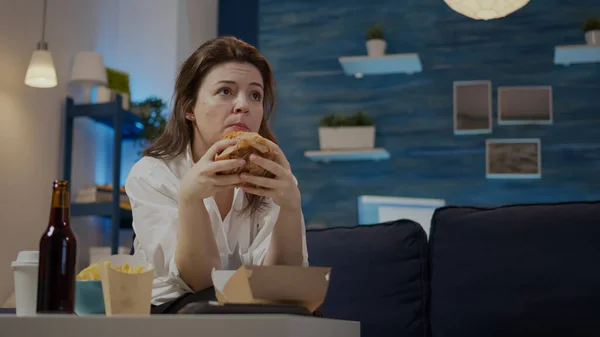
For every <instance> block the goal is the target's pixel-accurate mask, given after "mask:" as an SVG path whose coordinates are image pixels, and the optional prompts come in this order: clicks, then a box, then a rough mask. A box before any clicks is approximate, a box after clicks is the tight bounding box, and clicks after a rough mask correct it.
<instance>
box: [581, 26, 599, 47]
mask: <svg viewBox="0 0 600 337" xmlns="http://www.w3.org/2000/svg"><path fill="white" fill-rule="evenodd" d="M585 42H587V44H592V45H596V46H599V45H600V29H596V30H590V31H588V32H585Z"/></svg>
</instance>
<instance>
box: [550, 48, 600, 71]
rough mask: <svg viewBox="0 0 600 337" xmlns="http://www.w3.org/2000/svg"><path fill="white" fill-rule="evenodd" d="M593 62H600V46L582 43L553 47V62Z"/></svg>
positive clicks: (566, 63)
mask: <svg viewBox="0 0 600 337" xmlns="http://www.w3.org/2000/svg"><path fill="white" fill-rule="evenodd" d="M595 62H600V46H596V45H588V44H583V45H572V46H556V47H555V48H554V64H561V65H565V66H568V65H570V64H579V63H595Z"/></svg>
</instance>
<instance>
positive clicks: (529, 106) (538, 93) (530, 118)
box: [498, 86, 553, 125]
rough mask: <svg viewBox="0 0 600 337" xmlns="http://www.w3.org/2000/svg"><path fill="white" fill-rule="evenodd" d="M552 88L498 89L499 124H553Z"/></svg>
mask: <svg viewBox="0 0 600 337" xmlns="http://www.w3.org/2000/svg"><path fill="white" fill-rule="evenodd" d="M552 110H553V109H552V87H551V86H525V87H498V124H499V125H521V124H552Z"/></svg>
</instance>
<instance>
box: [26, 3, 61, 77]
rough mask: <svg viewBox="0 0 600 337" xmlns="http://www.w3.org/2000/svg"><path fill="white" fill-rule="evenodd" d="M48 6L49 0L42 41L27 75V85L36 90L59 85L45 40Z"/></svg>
mask: <svg viewBox="0 0 600 337" xmlns="http://www.w3.org/2000/svg"><path fill="white" fill-rule="evenodd" d="M46 4H47V0H44V12H43V16H42V40H41V41H40V42H38V44H37V49H36V50H34V51H33V54H32V55H31V60H30V61H29V67H28V68H27V73H26V74H25V84H26V85H27V86H30V87H34V88H53V87H56V85H57V84H58V82H57V81H56V70H55V69H54V61H53V59H52V54H51V53H50V52H49V51H48V43H46V41H45V40H44V38H45V34H46Z"/></svg>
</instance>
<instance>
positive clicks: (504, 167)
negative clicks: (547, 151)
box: [485, 138, 542, 179]
mask: <svg viewBox="0 0 600 337" xmlns="http://www.w3.org/2000/svg"><path fill="white" fill-rule="evenodd" d="M485 148H486V151H485V160H486V177H487V178H488V179H539V178H541V177H542V153H541V140H540V139H539V138H538V139H488V140H486V144H485Z"/></svg>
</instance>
